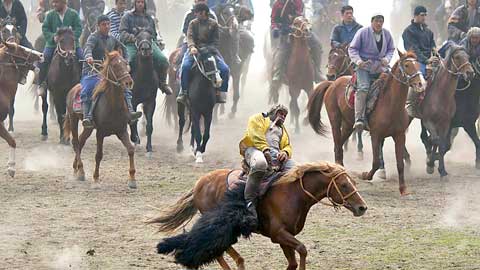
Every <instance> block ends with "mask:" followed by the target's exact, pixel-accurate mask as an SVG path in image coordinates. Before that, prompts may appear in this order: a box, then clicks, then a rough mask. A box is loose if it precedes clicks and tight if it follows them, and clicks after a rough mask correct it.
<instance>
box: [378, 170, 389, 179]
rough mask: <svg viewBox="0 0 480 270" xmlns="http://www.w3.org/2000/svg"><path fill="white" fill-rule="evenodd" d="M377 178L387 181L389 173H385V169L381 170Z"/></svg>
mask: <svg viewBox="0 0 480 270" xmlns="http://www.w3.org/2000/svg"><path fill="white" fill-rule="evenodd" d="M377 176H378V178H380V179H382V180H385V179H387V172H386V171H385V169H380V170H378V171H377Z"/></svg>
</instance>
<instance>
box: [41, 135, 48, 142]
mask: <svg viewBox="0 0 480 270" xmlns="http://www.w3.org/2000/svg"><path fill="white" fill-rule="evenodd" d="M40 138H41V140H42V141H46V140H48V135H42V137H40Z"/></svg>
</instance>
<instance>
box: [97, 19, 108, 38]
mask: <svg viewBox="0 0 480 270" xmlns="http://www.w3.org/2000/svg"><path fill="white" fill-rule="evenodd" d="M98 31H99V32H100V33H101V34H103V35H108V32H110V22H109V21H103V22H101V23H100V24H99V25H98Z"/></svg>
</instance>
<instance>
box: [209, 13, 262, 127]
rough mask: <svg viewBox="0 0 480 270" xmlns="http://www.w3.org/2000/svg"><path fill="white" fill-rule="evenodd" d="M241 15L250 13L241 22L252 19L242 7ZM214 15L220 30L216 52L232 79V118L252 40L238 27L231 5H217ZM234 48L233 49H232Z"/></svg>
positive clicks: (252, 46) (246, 66)
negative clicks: (236, 54) (235, 55)
mask: <svg viewBox="0 0 480 270" xmlns="http://www.w3.org/2000/svg"><path fill="white" fill-rule="evenodd" d="M240 10H241V11H243V13H250V14H247V15H243V16H242V18H243V19H242V20H247V19H252V18H253V14H251V12H250V10H249V9H248V8H246V7H244V6H241V7H240ZM215 14H216V15H217V18H218V24H219V28H220V45H219V48H218V50H219V51H220V54H221V55H222V57H223V58H224V60H225V63H226V64H227V65H228V66H229V68H230V76H231V77H232V87H233V104H232V108H231V111H230V114H229V117H230V118H234V117H235V114H236V112H237V106H238V101H239V100H240V82H241V81H242V82H244V80H245V78H246V76H247V72H248V63H249V61H250V57H251V55H252V54H253V48H254V46H255V45H254V40H253V38H252V37H251V35H250V34H249V31H248V30H247V29H245V28H244V27H242V26H241V25H239V21H238V19H237V16H236V15H235V8H234V6H233V5H231V4H226V5H218V6H217V8H216V10H215ZM237 39H238V42H239V47H238V48H235V42H236V40H237ZM232 48H235V49H232ZM234 51H237V53H238V56H239V57H240V59H241V62H240V63H235V62H234V60H233V57H234V55H233V54H234Z"/></svg>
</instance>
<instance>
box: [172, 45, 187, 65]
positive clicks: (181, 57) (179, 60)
mask: <svg viewBox="0 0 480 270" xmlns="http://www.w3.org/2000/svg"><path fill="white" fill-rule="evenodd" d="M181 49H182V50H181V51H180V54H179V55H178V58H177V62H176V63H175V64H176V65H177V66H179V65H181V64H182V61H183V57H184V56H185V53H186V52H187V49H188V46H187V43H186V42H184V43H183V44H182V46H181Z"/></svg>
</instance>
